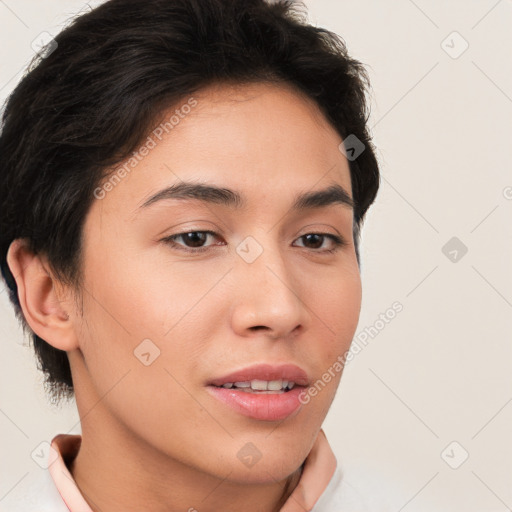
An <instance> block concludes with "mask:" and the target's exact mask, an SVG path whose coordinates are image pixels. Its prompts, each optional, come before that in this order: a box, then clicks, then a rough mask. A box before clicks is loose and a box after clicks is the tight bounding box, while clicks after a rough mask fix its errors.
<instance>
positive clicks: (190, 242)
mask: <svg viewBox="0 0 512 512" xmlns="http://www.w3.org/2000/svg"><path fill="white" fill-rule="evenodd" d="M209 236H211V237H218V235H217V233H215V232H214V231H184V232H182V233H176V234H174V235H171V236H168V237H165V238H163V239H162V241H163V242H165V243H168V244H170V245H171V246H172V247H174V248H176V249H178V250H181V251H186V252H192V253H198V252H203V251H206V250H208V248H209V247H210V246H211V245H224V244H210V245H205V242H206V241H207V239H208V237H209ZM180 239H181V241H182V242H183V244H182V243H178V242H177V241H178V240H180ZM297 240H304V241H305V243H306V244H307V245H302V247H305V248H306V249H312V250H313V252H317V253H333V252H335V251H337V250H338V249H340V248H341V247H343V246H345V245H346V242H345V240H343V239H342V238H341V237H339V236H336V235H333V234H331V233H307V234H305V235H302V236H300V237H299V238H297ZM326 241H330V243H331V248H330V249H326V248H325V247H324V248H323V249H322V247H323V246H324V243H325V242H326ZM311 246H312V247H311Z"/></svg>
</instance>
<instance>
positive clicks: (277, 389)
mask: <svg viewBox="0 0 512 512" xmlns="http://www.w3.org/2000/svg"><path fill="white" fill-rule="evenodd" d="M214 387H216V388H224V389H233V390H237V391H242V392H244V393H257V394H273V395H275V394H281V393H287V392H288V391H290V390H292V389H293V388H294V387H295V382H293V381H287V380H270V381H268V380H259V379H253V380H247V381H241V382H225V383H224V384H222V385H221V386H214ZM300 387H303V386H300Z"/></svg>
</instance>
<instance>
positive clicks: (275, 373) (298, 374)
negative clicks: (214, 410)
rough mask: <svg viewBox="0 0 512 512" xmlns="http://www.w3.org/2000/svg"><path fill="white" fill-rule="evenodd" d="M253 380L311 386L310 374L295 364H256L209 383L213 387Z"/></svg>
mask: <svg viewBox="0 0 512 512" xmlns="http://www.w3.org/2000/svg"><path fill="white" fill-rule="evenodd" d="M251 380H266V381H270V380H287V381H293V382H295V384H297V385H298V386H307V385H308V384H309V378H308V374H307V373H306V372H305V371H304V370H303V369H302V368H300V367H299V366H297V365H295V364H280V365H274V364H266V363H263V364H256V365H253V366H247V367H245V368H242V369H241V370H236V371H234V372H232V373H229V374H226V375H223V376H222V377H217V378H214V379H213V380H211V381H210V382H209V384H210V385H212V386H222V385H223V384H226V382H248V381H251Z"/></svg>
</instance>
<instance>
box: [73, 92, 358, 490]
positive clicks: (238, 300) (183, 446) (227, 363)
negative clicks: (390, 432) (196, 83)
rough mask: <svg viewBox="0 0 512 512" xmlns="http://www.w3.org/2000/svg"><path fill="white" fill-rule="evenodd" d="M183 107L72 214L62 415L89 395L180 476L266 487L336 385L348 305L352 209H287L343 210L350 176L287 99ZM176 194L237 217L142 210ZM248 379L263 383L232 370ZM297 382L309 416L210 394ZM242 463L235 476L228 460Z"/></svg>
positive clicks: (294, 98)
mask: <svg viewBox="0 0 512 512" xmlns="http://www.w3.org/2000/svg"><path fill="white" fill-rule="evenodd" d="M194 99H195V101H196V102H197V103H196V104H195V106H194V107H193V108H191V109H182V110H181V112H182V116H180V117H179V123H177V124H176V125H175V126H174V127H173V128H172V130H168V132H165V131H164V133H163V135H162V134H160V138H161V140H160V139H159V138H158V137H156V136H153V139H154V141H156V144H155V145H153V144H150V146H154V147H151V149H150V150H149V151H148V152H147V154H146V155H145V156H143V157H141V158H140V161H138V163H137V165H136V166H134V167H133V168H130V171H129V172H126V173H125V175H124V177H122V179H121V180H120V181H118V182H116V184H115V186H112V187H106V188H108V189H109V190H108V191H106V192H105V193H101V194H98V197H102V198H101V199H96V200H95V202H94V204H93V206H92V208H91V209H90V211H89V213H88V215H87V218H86V222H85V226H84V259H83V264H84V269H85V272H84V275H85V280H84V291H83V321H82V322H81V324H80V325H77V329H76V333H77V337H78V339H79V345H80V351H79V352H80V353H81V357H83V362H84V364H83V368H82V370H80V371H78V368H76V365H77V363H76V358H75V357H74V358H73V359H72V370H73V374H74V377H75V381H76V389H77V400H78V402H79V405H80V401H85V398H84V396H83V395H84V394H85V393H90V392H92V391H91V390H94V393H96V394H97V395H98V396H100V397H103V400H102V404H103V406H104V407H105V408H106V410H108V411H109V413H110V414H111V415H112V418H115V421H116V422H119V424H120V425H122V427H123V429H125V430H126V431H127V432H130V434H131V435H133V436H134V438H136V439H138V440H140V442H142V443H146V444H147V445H150V446H151V447H152V448H153V449H155V450H156V451H157V452H158V453H160V454H163V455H165V456H166V457H170V458H172V459H174V460H177V461H179V462H180V463H183V464H186V465H187V466H188V467H191V468H195V469H197V470H200V471H203V472H206V473H208V474H210V475H215V476H218V477H219V478H225V475H226V474H228V473H229V472H230V471H231V473H230V479H232V480H237V481H240V482H243V481H251V482H257V481H260V482H266V481H269V479H270V477H269V474H271V475H272V477H273V478H276V479H281V478H285V477H286V476H288V475H290V474H291V473H292V472H293V471H294V470H296V469H297V468H298V467H299V466H300V464H301V463H302V461H303V460H304V458H305V457H306V456H307V454H308V452H309V450H310V449H311V446H312V443H313V442H314V440H315V437H316V434H317V433H318V431H319V429H320V427H321V424H322V422H323V420H324V418H325V415H326V414H327V411H328V409H329V406H330V404H331V402H332V400H333V398H334V395H335V392H336V388H337V386H338V384H339V379H340V376H341V372H339V371H335V372H332V373H333V375H334V376H332V375H331V378H330V379H328V381H327V380H326V379H324V380H322V375H323V374H324V373H325V372H326V371H327V370H328V369H329V368H332V367H333V364H334V363H335V361H336V360H337V358H338V356H340V355H342V354H344V353H345V352H346V351H347V350H348V348H349V346H350V342H351V339H352V337H353V335H354V331H355V329H356V326H357V322H358V317H359V310H360V305H361V283H360V275H359V269H358V264H357V259H356V255H355V249H354V241H353V238H352V224H353V210H352V208H351V207H350V205H349V204H345V203H344V202H343V200H341V199H340V198H339V197H340V196H339V195H338V194H335V193H331V194H330V195H329V196H328V197H326V196H322V198H321V200H318V201H316V202H315V203H314V204H311V201H310V202H309V203H308V204H302V207H294V206H297V205H295V202H296V198H297V197H298V196H299V195H301V194H308V193H314V192H318V191H321V190H324V189H326V188H328V187H338V188H337V190H340V189H341V188H342V189H344V190H345V191H346V193H347V196H348V197H349V199H350V197H351V195H352V193H351V182H350V174H349V167H348V162H347V160H346V158H345V157H344V156H343V154H342V153H341V152H340V150H339V149H338V146H339V144H340V143H341V138H340V136H339V135H338V134H337V132H336V131H335V130H334V129H333V128H332V127H331V125H330V124H329V123H328V122H327V121H326V119H325V118H324V117H323V116H322V114H321V113H320V111H319V110H318V109H317V107H316V106H315V104H314V103H313V102H312V101H310V100H309V99H307V98H305V97H303V96H302V95H300V94H299V93H297V92H295V91H294V90H292V89H291V88H288V87H287V86H276V85H264V84H252V85H244V86H239V87H237V88H236V89H235V88H230V87H228V86H216V87H210V88H207V89H204V90H202V91H201V92H200V93H199V94H196V95H194ZM185 102H186V100H185ZM185 102H184V103H185ZM178 108H179V106H178ZM174 110H175V109H174V108H173V112H174ZM189 110H190V112H189ZM185 111H186V112H189V113H188V114H186V115H183V112H185ZM173 112H170V113H169V115H168V116H167V115H166V118H169V117H170V115H172V113H173ZM160 131H161V130H160ZM158 133H160V132H158ZM144 153H146V152H145V151H144ZM127 168H129V167H127ZM185 183H192V184H195V185H197V184H202V185H205V186H211V187H219V188H221V189H229V190H230V191H233V192H235V193H236V194H238V196H239V197H238V201H230V200H228V199H229V198H230V197H232V194H228V193H226V192H225V191H224V194H215V193H214V192H213V193H212V192H211V191H210V193H209V194H203V196H202V197H201V198H198V197H192V193H189V194H188V193H184V192H183V188H182V191H181V194H180V195H175V196H172V194H167V197H166V198H165V197H164V198H162V197H160V199H153V200H151V201H149V204H147V205H146V206H143V205H144V203H145V202H147V201H148V200H149V199H150V198H151V197H152V196H153V195H155V194H156V193H158V192H159V191H161V190H163V189H165V188H167V187H172V186H176V185H180V186H182V187H183V186H184V184H185ZM106 188H103V189H102V190H104V191H105V190H106ZM332 190H334V189H332ZM207 198H209V199H210V200H206V199H207ZM333 198H334V199H333ZM299 206H301V205H299ZM187 233H188V234H187ZM315 233H316V235H315ZM340 240H341V241H342V243H341V244H340V245H338V244H337V243H336V242H337V241H340ZM261 364H263V365H270V370H275V372H274V373H272V371H270V373H265V372H262V371H261V367H260V369H259V370H258V368H256V369H255V372H252V373H251V372H249V373H247V372H246V371H245V370H247V369H248V368H249V370H250V369H251V367H253V366H254V365H261ZM283 365H293V367H292V366H288V370H287V371H291V373H290V374H288V373H284V372H285V370H286V368H284V366H283ZM73 366H75V368H73ZM295 367H298V368H299V369H301V370H302V372H303V377H305V378H306V379H307V382H308V383H309V384H310V386H312V385H313V384H314V383H315V382H317V381H318V380H321V381H322V382H323V385H322V386H321V389H320V391H318V392H317V393H316V396H314V397H310V399H309V401H308V403H307V404H302V403H301V401H300V400H298V393H297V390H300V389H301V388H299V387H298V383H297V384H296V386H295V388H294V389H292V390H290V391H277V390H276V391H274V392H272V391H270V392H267V393H261V392H258V391H254V392H250V391H247V390H246V391H243V390H238V389H237V390H235V389H233V388H231V389H229V388H228V387H226V388H219V387H215V386H213V385H212V382H214V381H216V382H217V383H218V384H219V383H222V382H226V381H229V379H230V378H231V380H235V381H237V382H245V381H253V380H263V381H270V380H279V377H280V376H281V377H283V379H281V380H287V379H288V380H289V381H291V380H296V381H298V380H299V376H298V375H297V374H296V373H297V372H296V368H295ZM266 368H267V370H269V367H268V366H267V367H266ZM283 368H284V369H283ZM239 370H241V371H242V373H239V374H238V375H235V376H233V375H231V376H230V375H229V374H232V373H233V372H237V371H239ZM281 374H282V375H281ZM255 376H259V377H263V378H260V379H253V377H255ZM223 377H226V378H224V379H223ZM237 379H238V380H237ZM85 381H87V382H85ZM277 385H278V386H280V384H279V383H278V384H277ZM226 386H229V385H228V384H227V385H226ZM253 386H254V383H253ZM255 386H256V387H257V384H256V385H255ZM271 387H272V386H271ZM80 395H82V397H81V396H80ZM302 397H304V393H303V394H302ZM302 401H304V400H302ZM247 443H252V445H248V444H247ZM254 447H256V448H257V450H258V451H259V452H260V453H261V459H260V460H259V461H258V463H257V464H255V465H254V466H252V467H249V466H246V465H245V464H244V463H242V458H243V456H244V455H246V454H247V453H246V452H244V451H242V452H240V450H241V449H245V450H246V451H247V450H248V452H249V455H251V453H250V452H251V450H253V451H254Z"/></svg>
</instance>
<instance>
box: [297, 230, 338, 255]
mask: <svg viewBox="0 0 512 512" xmlns="http://www.w3.org/2000/svg"><path fill="white" fill-rule="evenodd" d="M302 239H304V240H306V243H307V244H311V245H313V249H314V250H315V252H320V253H326V252H327V253H332V252H335V251H337V250H338V249H340V248H341V247H343V246H345V245H346V242H345V241H344V240H343V239H342V238H341V237H339V236H337V235H333V234H331V233H307V234H305V235H302V236H301V237H299V238H297V240H302ZM326 240H329V241H330V242H331V249H323V250H318V249H319V247H322V245H323V243H324V242H325V241H326ZM307 248H311V247H307Z"/></svg>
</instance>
